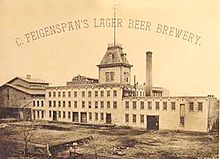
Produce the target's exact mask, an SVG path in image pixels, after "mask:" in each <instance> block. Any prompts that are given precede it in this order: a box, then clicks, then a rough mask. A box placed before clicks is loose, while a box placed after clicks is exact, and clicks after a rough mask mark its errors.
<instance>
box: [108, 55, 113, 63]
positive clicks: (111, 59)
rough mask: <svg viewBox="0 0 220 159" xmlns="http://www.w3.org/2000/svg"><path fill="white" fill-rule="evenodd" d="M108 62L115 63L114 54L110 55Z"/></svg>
mask: <svg viewBox="0 0 220 159" xmlns="http://www.w3.org/2000/svg"><path fill="white" fill-rule="evenodd" d="M108 61H109V62H113V61H114V54H112V53H110V54H108Z"/></svg>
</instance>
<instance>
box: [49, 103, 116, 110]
mask: <svg viewBox="0 0 220 159" xmlns="http://www.w3.org/2000/svg"><path fill="white" fill-rule="evenodd" d="M66 102H67V101H49V107H53V108H56V107H63V108H65V107H66ZM86 103H87V106H88V108H92V102H91V101H88V102H85V101H81V108H87V107H86ZM72 105H73V108H78V105H79V102H78V101H73V102H72V101H68V107H69V108H71V107H72ZM112 106H113V109H117V107H118V103H117V101H113V102H112ZM93 107H94V108H97V109H98V108H101V109H103V108H105V105H104V101H95V102H94V106H93ZM106 108H107V109H110V108H111V102H110V101H106Z"/></svg>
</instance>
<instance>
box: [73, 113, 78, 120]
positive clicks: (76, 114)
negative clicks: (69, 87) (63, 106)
mask: <svg viewBox="0 0 220 159" xmlns="http://www.w3.org/2000/svg"><path fill="white" fill-rule="evenodd" d="M72 115H73V118H72V119H73V122H79V115H78V112H73V113H72Z"/></svg>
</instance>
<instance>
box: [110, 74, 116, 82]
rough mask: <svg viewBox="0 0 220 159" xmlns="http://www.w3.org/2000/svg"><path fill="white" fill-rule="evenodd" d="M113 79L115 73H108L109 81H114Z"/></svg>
mask: <svg viewBox="0 0 220 159" xmlns="http://www.w3.org/2000/svg"><path fill="white" fill-rule="evenodd" d="M114 77H115V73H114V72H110V80H111V81H114Z"/></svg>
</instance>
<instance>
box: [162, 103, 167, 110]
mask: <svg viewBox="0 0 220 159" xmlns="http://www.w3.org/2000/svg"><path fill="white" fill-rule="evenodd" d="M163 110H167V102H163Z"/></svg>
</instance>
